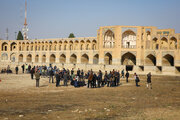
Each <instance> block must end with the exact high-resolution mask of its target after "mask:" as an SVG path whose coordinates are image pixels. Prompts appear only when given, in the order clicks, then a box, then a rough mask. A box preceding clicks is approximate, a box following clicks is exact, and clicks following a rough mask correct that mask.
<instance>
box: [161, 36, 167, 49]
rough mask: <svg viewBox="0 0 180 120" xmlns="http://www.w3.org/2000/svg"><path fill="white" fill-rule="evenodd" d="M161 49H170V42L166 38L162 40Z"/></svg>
mask: <svg viewBox="0 0 180 120" xmlns="http://www.w3.org/2000/svg"><path fill="white" fill-rule="evenodd" d="M161 49H164V50H165V49H168V40H167V38H165V37H163V38H162V39H161Z"/></svg>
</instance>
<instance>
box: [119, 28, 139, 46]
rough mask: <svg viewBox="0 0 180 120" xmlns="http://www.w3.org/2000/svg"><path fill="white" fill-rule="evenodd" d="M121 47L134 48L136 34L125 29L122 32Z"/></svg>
mask: <svg viewBox="0 0 180 120" xmlns="http://www.w3.org/2000/svg"><path fill="white" fill-rule="evenodd" d="M122 47H123V48H136V34H135V33H134V32H133V31H132V30H127V31H125V32H124V33H123V34H122Z"/></svg>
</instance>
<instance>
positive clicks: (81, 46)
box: [80, 40, 85, 50]
mask: <svg viewBox="0 0 180 120" xmlns="http://www.w3.org/2000/svg"><path fill="white" fill-rule="evenodd" d="M84 44H85V42H84V41H83V40H81V42H80V50H84V49H85V48H84Z"/></svg>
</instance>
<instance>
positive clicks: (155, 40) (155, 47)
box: [152, 37, 159, 50]
mask: <svg viewBox="0 0 180 120" xmlns="http://www.w3.org/2000/svg"><path fill="white" fill-rule="evenodd" d="M152 49H154V50H155V49H156V50H158V49H159V44H158V39H157V38H156V37H155V38H153V40H152Z"/></svg>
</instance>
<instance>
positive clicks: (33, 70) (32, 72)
mask: <svg viewBox="0 0 180 120" xmlns="http://www.w3.org/2000/svg"><path fill="white" fill-rule="evenodd" d="M30 73H31V79H32V80H33V76H34V73H35V69H34V68H32V69H31V71H30Z"/></svg>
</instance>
